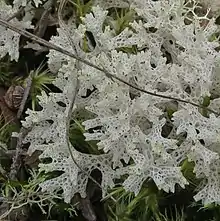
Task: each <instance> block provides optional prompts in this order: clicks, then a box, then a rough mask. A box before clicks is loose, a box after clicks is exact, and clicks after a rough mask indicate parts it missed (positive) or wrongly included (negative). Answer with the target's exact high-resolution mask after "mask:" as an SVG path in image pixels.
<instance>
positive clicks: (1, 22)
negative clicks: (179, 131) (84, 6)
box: [0, 19, 220, 116]
mask: <svg viewBox="0 0 220 221" xmlns="http://www.w3.org/2000/svg"><path fill="white" fill-rule="evenodd" d="M0 25H2V26H4V27H5V28H9V29H11V30H13V31H15V32H17V33H19V34H21V35H23V36H25V37H27V38H29V39H31V40H33V41H36V42H37V43H39V44H42V45H44V46H45V47H47V48H49V49H52V50H55V51H58V52H60V53H62V54H65V55H67V56H70V57H72V58H74V59H76V60H77V61H80V62H82V63H84V64H86V65H89V66H90V67H93V68H95V69H97V70H99V71H101V72H103V73H104V74H105V75H106V76H107V77H108V78H111V79H112V78H114V79H116V80H118V81H120V82H122V83H124V84H126V85H128V86H130V87H131V88H134V89H136V90H138V91H141V92H143V93H146V94H149V95H151V96H155V97H160V98H165V99H169V100H174V101H178V102H181V103H186V104H191V105H193V106H195V107H199V108H204V106H203V105H200V104H196V103H194V102H191V101H186V100H183V99H179V98H174V97H170V96H166V95H162V94H157V93H153V92H150V91H146V90H144V89H142V88H139V87H137V86H135V85H133V84H130V83H128V82H127V81H125V80H123V79H121V78H120V77H118V76H116V75H114V74H111V73H110V72H109V71H107V70H106V69H104V68H101V67H99V66H97V65H95V64H93V63H91V62H89V61H87V60H85V59H83V58H81V57H78V56H77V55H75V54H73V53H71V52H69V51H67V50H65V49H63V48H61V47H59V46H57V45H54V44H53V43H51V42H48V41H46V40H44V39H42V38H39V37H37V36H36V35H33V34H31V33H30V32H28V31H25V30H24V29H20V28H18V27H15V26H14V25H12V24H10V23H9V22H7V21H5V20H3V19H0ZM205 109H206V110H208V111H210V112H212V113H214V114H216V115H217V116H219V115H220V113H218V112H216V111H214V110H212V109H210V108H207V107H205Z"/></svg>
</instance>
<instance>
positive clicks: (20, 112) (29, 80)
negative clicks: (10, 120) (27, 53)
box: [17, 75, 32, 119]
mask: <svg viewBox="0 0 220 221" xmlns="http://www.w3.org/2000/svg"><path fill="white" fill-rule="evenodd" d="M31 85H32V77H31V75H29V76H28V78H27V83H26V87H25V89H24V95H23V97H22V100H21V104H20V106H19V109H18V112H17V119H20V117H21V115H22V112H23V111H24V106H25V104H26V101H27V98H28V95H29V93H30V89H31Z"/></svg>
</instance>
